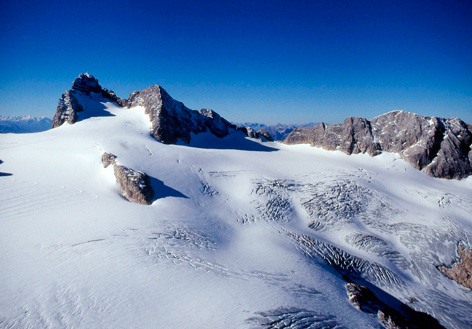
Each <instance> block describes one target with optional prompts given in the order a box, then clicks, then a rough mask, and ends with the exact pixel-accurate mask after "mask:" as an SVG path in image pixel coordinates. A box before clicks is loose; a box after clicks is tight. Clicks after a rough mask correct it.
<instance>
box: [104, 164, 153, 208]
mask: <svg viewBox="0 0 472 329" xmlns="http://www.w3.org/2000/svg"><path fill="white" fill-rule="evenodd" d="M113 169H114V172H115V178H116V182H117V183H118V186H119V187H120V190H121V192H122V194H123V196H124V197H125V198H126V199H128V200H129V201H131V202H134V203H140V204H151V203H152V198H153V196H154V190H153V189H152V187H151V179H150V178H149V176H148V175H146V174H145V173H143V172H141V171H137V170H134V169H131V168H128V167H124V166H120V165H118V164H115V165H114V168H113Z"/></svg>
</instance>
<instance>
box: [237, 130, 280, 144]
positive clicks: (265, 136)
mask: <svg viewBox="0 0 472 329" xmlns="http://www.w3.org/2000/svg"><path fill="white" fill-rule="evenodd" d="M238 129H239V130H241V131H242V132H243V133H245V134H246V135H247V137H249V138H254V139H259V140H261V141H264V140H265V141H269V142H272V141H274V139H273V138H272V136H270V134H269V132H268V131H267V130H266V129H264V128H262V129H260V130H259V131H255V130H254V129H253V128H251V127H238Z"/></svg>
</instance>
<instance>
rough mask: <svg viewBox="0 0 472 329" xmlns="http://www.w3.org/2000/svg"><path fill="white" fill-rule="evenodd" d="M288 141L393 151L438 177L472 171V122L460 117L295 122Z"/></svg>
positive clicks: (395, 115)
mask: <svg viewBox="0 0 472 329" xmlns="http://www.w3.org/2000/svg"><path fill="white" fill-rule="evenodd" d="M284 142H285V143H286V144H302V143H305V144H312V145H314V146H317V147H322V148H324V149H327V150H340V151H343V152H344V153H346V154H357V153H367V154H370V155H372V156H375V155H378V154H380V153H382V152H383V151H385V152H394V153H398V154H400V156H401V157H402V158H403V159H404V160H405V161H407V162H408V163H410V164H411V165H412V166H414V167H415V168H417V169H419V170H422V171H423V172H425V173H426V174H428V175H430V176H433V177H440V178H449V179H450V178H456V179H460V178H465V177H467V176H469V175H471V174H472V148H471V147H472V125H468V124H466V123H465V122H463V121H461V120H460V119H458V118H449V119H445V118H437V117H425V116H421V115H418V114H414V113H409V112H405V111H393V112H389V113H386V114H383V115H381V116H378V117H376V118H374V119H372V120H367V119H363V118H352V117H351V118H347V119H346V120H344V122H343V123H342V124H336V125H326V124H324V123H321V124H319V125H317V126H315V127H299V128H296V129H295V130H294V131H293V132H292V133H291V134H290V135H289V136H288V137H287V138H286V139H285V141H284Z"/></svg>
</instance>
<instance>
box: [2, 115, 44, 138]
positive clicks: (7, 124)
mask: <svg viewBox="0 0 472 329" xmlns="http://www.w3.org/2000/svg"><path fill="white" fill-rule="evenodd" d="M50 128H51V119H49V118H46V117H39V118H38V117H33V116H30V115H25V116H22V117H19V116H0V133H2V134H3V133H15V134H20V133H33V132H39V131H45V130H48V129H50Z"/></svg>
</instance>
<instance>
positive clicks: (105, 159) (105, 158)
mask: <svg viewBox="0 0 472 329" xmlns="http://www.w3.org/2000/svg"><path fill="white" fill-rule="evenodd" d="M115 163H116V155H114V154H111V153H107V152H105V153H103V155H102V164H103V167H104V168H107V167H108V166H109V165H115Z"/></svg>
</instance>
